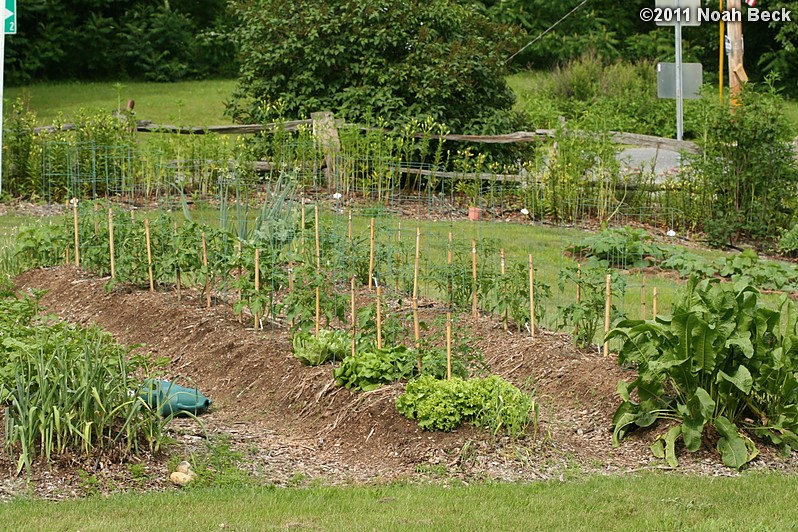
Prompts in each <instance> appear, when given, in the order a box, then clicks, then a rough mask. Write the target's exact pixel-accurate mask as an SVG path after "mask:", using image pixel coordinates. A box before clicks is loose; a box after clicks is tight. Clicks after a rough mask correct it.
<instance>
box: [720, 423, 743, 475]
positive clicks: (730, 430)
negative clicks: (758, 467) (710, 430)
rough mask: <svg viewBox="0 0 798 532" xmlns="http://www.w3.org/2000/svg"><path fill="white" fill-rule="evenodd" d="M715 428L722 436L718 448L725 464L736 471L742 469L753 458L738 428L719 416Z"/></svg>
mask: <svg viewBox="0 0 798 532" xmlns="http://www.w3.org/2000/svg"><path fill="white" fill-rule="evenodd" d="M715 428H716V429H717V431H718V434H720V435H721V438H720V439H719V440H718V446H717V448H718V452H719V453H720V456H721V458H722V460H723V463H724V464H725V465H726V466H728V467H731V468H734V469H740V468H741V467H743V466H744V465H745V464H747V463H748V462H749V461H750V459H751V457H749V454H748V448H747V447H746V444H745V441H744V440H743V439H742V438H741V437H740V433H739V431H738V430H737V427H736V426H735V425H734V424H733V423H732V422H731V421H729V420H728V419H726V418H725V417H723V416H719V417H718V418H717V419H715Z"/></svg>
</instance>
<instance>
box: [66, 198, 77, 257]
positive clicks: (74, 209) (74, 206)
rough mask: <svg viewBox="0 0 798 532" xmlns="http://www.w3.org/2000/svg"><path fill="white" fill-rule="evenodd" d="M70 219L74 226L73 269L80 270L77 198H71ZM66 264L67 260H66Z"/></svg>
mask: <svg viewBox="0 0 798 532" xmlns="http://www.w3.org/2000/svg"><path fill="white" fill-rule="evenodd" d="M72 218H73V220H74V226H75V267H76V268H80V236H78V198H72ZM67 262H69V260H68V259H67Z"/></svg>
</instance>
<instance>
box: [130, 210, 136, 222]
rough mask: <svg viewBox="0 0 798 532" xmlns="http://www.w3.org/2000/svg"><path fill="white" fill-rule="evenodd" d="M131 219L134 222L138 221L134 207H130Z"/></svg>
mask: <svg viewBox="0 0 798 532" xmlns="http://www.w3.org/2000/svg"><path fill="white" fill-rule="evenodd" d="M130 221H131V222H133V223H135V222H136V213H135V212H134V211H133V209H130Z"/></svg>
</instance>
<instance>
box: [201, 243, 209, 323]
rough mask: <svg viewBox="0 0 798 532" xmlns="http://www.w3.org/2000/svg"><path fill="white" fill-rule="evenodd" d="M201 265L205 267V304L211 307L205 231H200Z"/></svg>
mask: <svg viewBox="0 0 798 532" xmlns="http://www.w3.org/2000/svg"><path fill="white" fill-rule="evenodd" d="M202 267H203V268H204V269H205V288H204V292H205V306H206V307H207V308H211V290H210V284H211V283H210V280H211V279H210V277H211V275H210V272H209V271H208V245H207V242H206V241H205V232H204V231H203V232H202Z"/></svg>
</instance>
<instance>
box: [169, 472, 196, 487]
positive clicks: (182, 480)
mask: <svg viewBox="0 0 798 532" xmlns="http://www.w3.org/2000/svg"><path fill="white" fill-rule="evenodd" d="M193 478H194V477H193V475H188V474H186V473H180V472H179V471H175V472H174V473H172V474H171V475H169V480H171V481H172V484H174V485H175V486H181V487H183V486H187V485H188V483H189V482H191V480H192V479H193Z"/></svg>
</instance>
